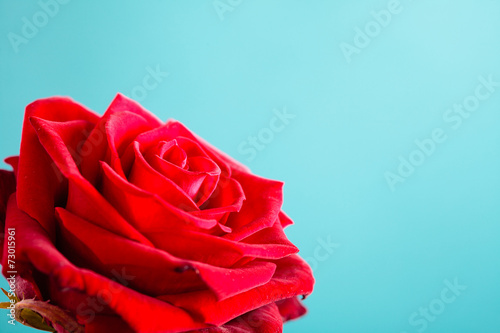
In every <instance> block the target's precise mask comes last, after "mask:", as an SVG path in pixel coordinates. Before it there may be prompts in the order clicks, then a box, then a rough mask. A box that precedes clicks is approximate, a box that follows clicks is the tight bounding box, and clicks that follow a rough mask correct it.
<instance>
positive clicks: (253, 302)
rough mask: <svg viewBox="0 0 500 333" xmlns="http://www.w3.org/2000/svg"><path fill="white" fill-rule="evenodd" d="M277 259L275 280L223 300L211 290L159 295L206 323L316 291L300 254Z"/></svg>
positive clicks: (307, 267)
mask: <svg viewBox="0 0 500 333" xmlns="http://www.w3.org/2000/svg"><path fill="white" fill-rule="evenodd" d="M273 262H274V263H276V264H277V268H276V272H275V274H274V276H273V278H272V279H271V281H269V282H268V283H266V284H265V285H263V286H260V287H257V288H254V289H252V290H249V291H247V292H244V293H241V294H238V295H236V296H234V297H231V298H228V299H224V300H222V301H219V300H218V299H217V298H216V297H215V296H214V295H213V294H212V293H210V292H207V291H197V292H192V293H184V294H182V295H164V296H160V297H158V298H159V299H163V300H166V301H167V302H169V303H171V304H173V305H175V306H178V307H180V308H182V309H185V310H187V311H189V312H190V313H192V314H193V315H196V316H197V317H198V316H199V317H200V318H202V320H203V322H205V323H209V324H213V325H216V326H221V325H222V324H224V323H226V322H227V321H229V320H231V319H234V318H236V317H238V316H240V315H242V314H243V313H245V312H248V311H249V310H254V309H257V308H259V307H261V306H264V305H266V304H270V303H273V302H276V301H280V300H282V299H287V298H291V297H295V296H298V295H309V294H310V293H311V292H312V290H313V285H314V278H313V276H312V272H311V268H310V267H309V266H308V265H307V263H306V262H305V261H304V260H302V259H301V258H300V257H299V256H297V255H291V256H289V257H286V258H283V259H280V260H277V261H273Z"/></svg>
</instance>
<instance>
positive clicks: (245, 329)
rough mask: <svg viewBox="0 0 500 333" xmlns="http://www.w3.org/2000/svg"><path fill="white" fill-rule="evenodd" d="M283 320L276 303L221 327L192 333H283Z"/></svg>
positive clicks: (192, 332)
mask: <svg viewBox="0 0 500 333" xmlns="http://www.w3.org/2000/svg"><path fill="white" fill-rule="evenodd" d="M282 331H283V320H282V319H281V315H280V312H279V310H278V307H277V306H276V304H275V303H271V304H268V305H265V306H263V307H260V308H258V309H255V310H253V311H250V312H248V313H245V314H244V315H242V316H239V317H238V318H235V319H233V320H231V321H230V322H228V323H227V324H224V325H223V326H221V327H211V328H205V329H202V330H198V331H191V332H190V333H281V332H282Z"/></svg>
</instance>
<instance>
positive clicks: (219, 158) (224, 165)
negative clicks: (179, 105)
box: [166, 120, 250, 177]
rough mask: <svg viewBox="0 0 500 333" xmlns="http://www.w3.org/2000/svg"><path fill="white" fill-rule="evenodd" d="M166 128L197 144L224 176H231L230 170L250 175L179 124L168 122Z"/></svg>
mask: <svg viewBox="0 0 500 333" xmlns="http://www.w3.org/2000/svg"><path fill="white" fill-rule="evenodd" d="M166 126H167V127H168V128H169V129H170V131H172V132H173V133H176V135H177V136H183V137H186V138H189V139H191V140H193V141H195V142H198V143H199V144H200V145H201V146H202V147H203V149H204V150H205V151H206V152H207V154H208V155H209V156H210V157H211V158H212V159H213V160H214V161H215V162H216V163H217V164H218V165H219V167H220V168H221V169H223V170H224V171H225V176H228V177H229V176H231V173H232V170H236V171H239V172H246V173H250V170H249V169H248V167H246V166H245V165H243V164H241V163H240V162H238V161H236V160H235V159H233V158H232V157H230V156H229V155H227V154H225V153H223V152H222V151H220V150H219V149H217V148H215V147H214V146H212V145H211V144H209V143H208V142H206V141H205V140H203V139H202V138H200V137H199V136H197V135H196V134H194V133H192V132H191V131H190V130H189V129H187V128H186V127H185V126H184V125H183V124H181V123H180V122H178V121H175V120H169V121H168V122H167V125H166Z"/></svg>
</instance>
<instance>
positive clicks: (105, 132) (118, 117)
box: [81, 103, 153, 185]
mask: <svg viewBox="0 0 500 333" xmlns="http://www.w3.org/2000/svg"><path fill="white" fill-rule="evenodd" d="M116 109H117V108H116V107H113V103H112V104H111V106H110V108H108V111H107V112H106V114H105V115H104V116H103V118H101V121H100V122H99V124H97V126H95V128H94V130H93V131H92V133H91V134H90V135H89V136H88V139H87V141H86V142H85V143H84V144H83V145H82V150H83V151H82V152H81V154H82V156H84V157H85V158H84V159H83V161H82V165H81V170H82V175H83V176H84V177H85V178H86V179H87V180H89V182H91V184H93V185H96V184H97V183H98V182H99V171H100V169H99V161H107V162H108V164H109V165H111V166H112V167H113V169H115V171H116V172H118V173H119V174H120V175H121V176H122V177H124V178H125V172H124V171H123V166H122V163H121V160H120V156H121V155H122V154H123V153H124V151H125V149H126V148H127V146H128V145H129V144H130V143H131V142H132V141H133V140H134V139H135V137H136V136H137V135H139V134H140V133H142V132H144V131H148V130H150V129H151V128H153V127H151V125H150V124H149V123H148V121H147V119H146V118H144V117H142V116H141V115H140V114H136V113H132V112H129V111H121V112H118V111H117V110H116Z"/></svg>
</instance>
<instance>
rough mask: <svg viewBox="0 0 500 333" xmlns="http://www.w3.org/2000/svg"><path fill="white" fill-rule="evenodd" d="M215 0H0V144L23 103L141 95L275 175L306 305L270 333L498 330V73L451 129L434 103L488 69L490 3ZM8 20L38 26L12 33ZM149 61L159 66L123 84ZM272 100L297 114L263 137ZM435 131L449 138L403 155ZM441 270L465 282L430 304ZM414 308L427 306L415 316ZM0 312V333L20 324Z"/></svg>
mask: <svg viewBox="0 0 500 333" xmlns="http://www.w3.org/2000/svg"><path fill="white" fill-rule="evenodd" d="M222 2H223V3H225V4H226V7H224V8H225V11H223V12H222V9H220V12H219V13H218V12H217V10H216V8H215V7H214V2H213V1H211V0H206V1H174V0H161V1H159V0H156V1H153V0H150V1H131V0H128V1H125V0H120V1H81V0H72V1H69V2H68V3H67V4H64V5H60V6H59V9H58V12H57V13H55V15H53V17H49V16H47V15H46V17H47V18H48V19H47V20H46V22H44V16H43V14H37V13H39V12H40V11H42V10H43V9H42V7H41V5H40V4H39V3H37V1H7V0H0V77H1V80H0V123H1V125H0V142H1V147H0V155H1V156H3V157H6V156H9V155H15V154H17V153H18V150H19V142H20V135H21V124H22V119H23V112H24V107H25V106H26V105H27V104H28V103H30V102H32V101H33V100H35V99H38V98H42V97H48V96H53V95H68V96H71V97H72V98H74V99H75V100H77V101H79V102H81V103H83V104H85V105H86V106H88V107H90V108H91V109H93V110H95V111H96V112H98V113H100V114H102V113H103V112H104V111H105V109H106V106H107V105H108V104H109V103H110V102H111V100H112V99H113V97H114V96H115V94H116V93H117V92H122V93H124V94H126V95H128V96H131V95H135V97H142V98H139V99H140V102H141V103H142V104H143V105H144V106H145V107H146V108H148V109H149V110H151V111H152V112H154V113H155V114H157V115H158V116H159V117H160V118H162V119H164V120H166V119H168V118H175V119H178V120H180V121H182V122H183V123H184V124H186V125H187V126H188V127H189V128H190V129H192V130H193V131H194V132H196V133H198V134H199V135H201V136H202V137H204V138H205V139H207V140H208V141H209V142H211V143H212V144H214V145H215V146H217V147H219V148H220V149H222V150H224V151H226V152H227V153H229V154H230V155H232V156H234V157H235V158H237V159H239V160H240V161H242V162H244V163H245V164H247V165H249V166H250V167H251V169H252V171H254V172H255V173H257V174H259V175H262V176H265V177H269V178H274V179H280V180H283V181H285V183H286V186H285V204H284V208H285V210H286V212H287V213H288V214H289V215H290V216H291V217H292V218H293V219H294V221H295V225H294V226H292V227H290V228H289V229H287V234H288V236H289V237H290V239H291V240H292V241H293V242H294V243H295V244H297V245H298V247H299V248H300V249H301V255H302V256H303V257H305V258H307V260H308V261H309V262H310V263H311V265H313V268H314V273H315V277H316V279H317V284H316V288H315V292H314V293H313V294H312V295H311V296H310V297H309V298H308V299H307V300H306V301H305V303H306V305H307V307H308V308H309V314H308V315H307V316H306V317H304V318H302V319H300V320H298V321H295V322H292V323H289V324H286V325H285V332H288V333H291V332H339V333H340V332H346V333H349V332H408V333H411V332H424V331H425V332H429V333H430V332H455V333H459V332H483V333H488V332H492V333H493V332H499V331H500V316H499V315H498V311H499V310H500V297H499V296H500V283H499V281H500V262H499V261H500V260H499V253H500V241H499V237H500V205H499V202H500V131H499V127H500V91H497V90H500V89H499V88H500V87H496V88H494V89H495V90H494V91H493V92H491V94H490V96H489V97H488V98H486V99H485V100H482V101H480V105H479V106H478V107H477V109H476V110H475V111H473V112H471V115H470V117H468V118H463V119H462V123H461V126H460V127H458V128H456V129H454V128H453V126H452V125H453V124H454V122H450V120H449V119H448V121H446V120H445V118H443V117H446V115H448V116H450V115H451V114H449V113H448V112H452V111H448V110H449V109H450V108H452V107H453V105H454V104H460V103H463V102H464V100H467V101H469V102H471V101H472V102H473V101H474V98H472V99H471V98H469V96H472V95H474V93H475V89H476V87H478V85H480V81H479V79H478V77H480V76H483V77H484V78H485V79H488V77H489V76H490V75H491V76H492V80H493V81H499V82H500V61H499V59H500V38H499V37H500V36H499V34H500V20H499V17H500V2H498V1H492V0H475V1H472V0H458V1H457V0H436V1H430V0H419V1H416V0H414V1H410V0H401V1H400V3H399V6H396V5H397V4H395V3H392V4H391V2H387V1H378V0H377V1H375V0H373V1H347V0H342V1H340V0H339V1H326V0H325V1H320V0H315V1H293V0H288V1H285V0H280V1H278V0H276V1H266V0H254V1H249V0H246V1H238V0H232V1H230V0H223V1H222ZM394 6H395V7H394ZM220 8H222V7H220ZM228 8H229V9H231V10H229V9H228ZM387 9H393V10H394V12H397V13H394V12H393V13H392V14H391V18H390V19H388V17H387V16H386V17H385V21H383V22H382V23H384V25H385V26H382V25H381V24H379V23H374V22H376V21H375V18H374V17H375V16H377V15H375V14H373V13H372V11H375V12H376V13H380V11H381V10H387ZM389 13H390V12H389ZM34 15H35V17H33V16H34ZM37 15H38V16H37ZM23 18H26V19H27V20H28V21H29V22H33V20H34V19H37V20H39V21H38V23H39V24H40V25H42V26H41V27H39V28H38V31H37V32H36V34H35V33H33V31H31V33H32V36H30V38H27V39H26V43H22V44H20V45H18V47H15V46H13V43H12V42H11V41H10V40H9V36H10V37H11V38H12V36H13V35H12V34H10V35H9V33H14V34H17V35H19V36H20V37H22V28H23V25H24V24H25V22H24V21H23ZM382 19H384V17H383V16H382V18H380V17H379V20H382ZM357 28H359V29H361V30H365V29H368V31H369V34H370V35H371V37H370V36H368V35H366V36H365V38H363V36H361V37H360V33H359V30H356V29H357ZM370 29H371V30H370ZM357 31H358V32H357ZM25 32H26V31H25ZM363 34H366V31H365V32H364V33H363ZM356 35H358V36H356ZM356 37H357V39H356ZM23 38H24V37H23ZM355 39H356V40H355ZM363 39H364V40H363ZM367 39H369V44H368V45H364V44H363V43H365V44H367V43H368V41H367ZM356 41H357V42H358V46H360V47H357V46H356V44H355V42H356ZM342 43H348V44H350V45H351V47H357V53H353V54H352V55H350V56H349V55H346V54H344V53H345V52H344V51H343V49H342V48H343V47H344V49H345V47H346V44H342ZM361 46H362V47H361ZM16 48H17V52H16ZM351 50H352V48H351ZM157 66H159V68H160V70H161V71H162V72H168V73H169V75H168V76H166V77H162V78H160V79H159V80H158V81H160V82H158V84H157V87H156V88H155V89H152V90H148V91H146V90H141V88H137V87H138V86H140V85H142V82H143V79H144V78H145V77H146V75H148V68H150V69H155V68H157ZM151 82H152V81H151ZM478 89H482V90H481V91H482V92H483V95H484V93H485V92H487V90H485V88H484V87H483V88H478ZM492 90H493V89H492ZM134 92H135V93H134ZM140 92H146V93H147V95H146V96H139V95H140V94H139V93H140ZM138 94H139V95H138ZM284 108H286V110H287V112H288V113H290V114H293V115H294V116H295V118H293V119H290V121H289V123H288V124H287V125H285V126H284V128H283V129H282V130H280V131H275V132H272V136H273V138H272V140H271V139H270V135H271V134H270V132H269V129H268V130H266V128H269V127H270V123H271V122H272V121H273V117H274V113H273V110H283V109H284ZM456 116H457V115H456V114H455V115H454V117H456ZM455 119H456V118H455ZM456 121H458V120H456ZM436 128H438V129H441V130H442V131H443V133H444V135H445V136H446V140H445V141H444V142H442V143H435V144H434V145H435V148H434V150H433V151H432V152H431V153H430V154H428V155H423V153H418V151H417V152H415V151H416V150H418V149H419V148H418V146H417V145H416V143H415V140H420V141H425V139H428V138H431V135H432V132H433V130H434V129H436ZM280 129H281V127H280ZM262 133H264V134H262ZM259 134H260V137H261V138H263V139H264V140H265V141H266V144H265V145H263V147H264V148H262V146H260V148H261V149H262V150H261V151H257V150H256V151H255V152H256V156H255V157H254V158H253V159H251V158H250V157H251V156H250V153H248V151H247V152H244V150H243V149H248V147H249V146H248V144H249V141H248V140H249V139H248V137H249V136H256V137H257V138H258V137H259ZM266 135H267V136H266ZM259 140H261V139H259ZM425 142H428V141H425ZM261 143H262V142H261ZM239 147H240V148H239ZM429 149H430V148H429ZM412 154H413V155H412ZM410 155H411V156H413V161H418V162H419V163H420V165H418V166H416V167H414V170H413V172H412V173H411V174H410V175H408V174H407V177H406V176H405V177H402V178H400V180H401V179H404V180H405V181H404V182H397V183H396V184H395V185H394V186H393V188H392V189H391V186H390V185H389V183H388V181H387V179H386V172H392V173H393V174H394V175H396V174H397V173H398V167H399V165H400V163H401V160H400V156H401V157H402V158H404V159H406V160H408V159H409V158H410ZM422 160H423V161H422ZM3 166H4V167H7V166H6V165H5V164H3ZM403 171H404V170H403ZM408 173H409V172H408ZM329 242H330V243H334V246H333V245H332V244H330V246H329V247H327V248H325V243H329ZM328 251H329V252H328ZM455 279H457V281H458V283H459V284H460V285H464V286H466V287H467V288H466V290H463V291H461V292H459V293H458V296H456V297H455V298H454V301H452V302H450V303H449V304H448V303H443V302H442V296H441V295H442V292H445V295H448V298H449V297H450V295H453V294H452V293H451V294H450V291H447V290H446V288H447V284H446V282H445V280H447V281H449V282H450V283H453V282H454V281H455ZM3 286H4V287H5V286H6V283H5V282H3ZM446 292H448V294H446ZM448 298H447V299H448ZM442 305H444V306H445V307H444V309H443V308H442ZM429 306H431V307H434V308H433V309H434V310H431V311H434V314H436V313H437V314H436V315H432V318H433V319H432V320H430V319H423V318H425V317H423V316H422V315H420V314H418V311H420V310H419V309H420V308H421V307H422V308H427V307H429ZM3 313H4V312H2V316H1V317H0V318H3V319H0V330H1V331H2V332H3V331H7V330H9V331H12V332H25V331H26V332H28V331H32V330H30V329H28V328H24V327H21V326H22V325H19V324H18V325H17V326H16V327H15V329H12V328H11V327H10V325H8V324H7V317H6V316H5V315H4V314H3ZM415 313H416V315H415ZM412 315H413V316H414V317H413V319H414V320H419V322H418V324H416V323H415V322H413V324H412V322H410V321H411V317H412ZM424 323H425V325H424ZM424 326H425V328H424Z"/></svg>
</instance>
